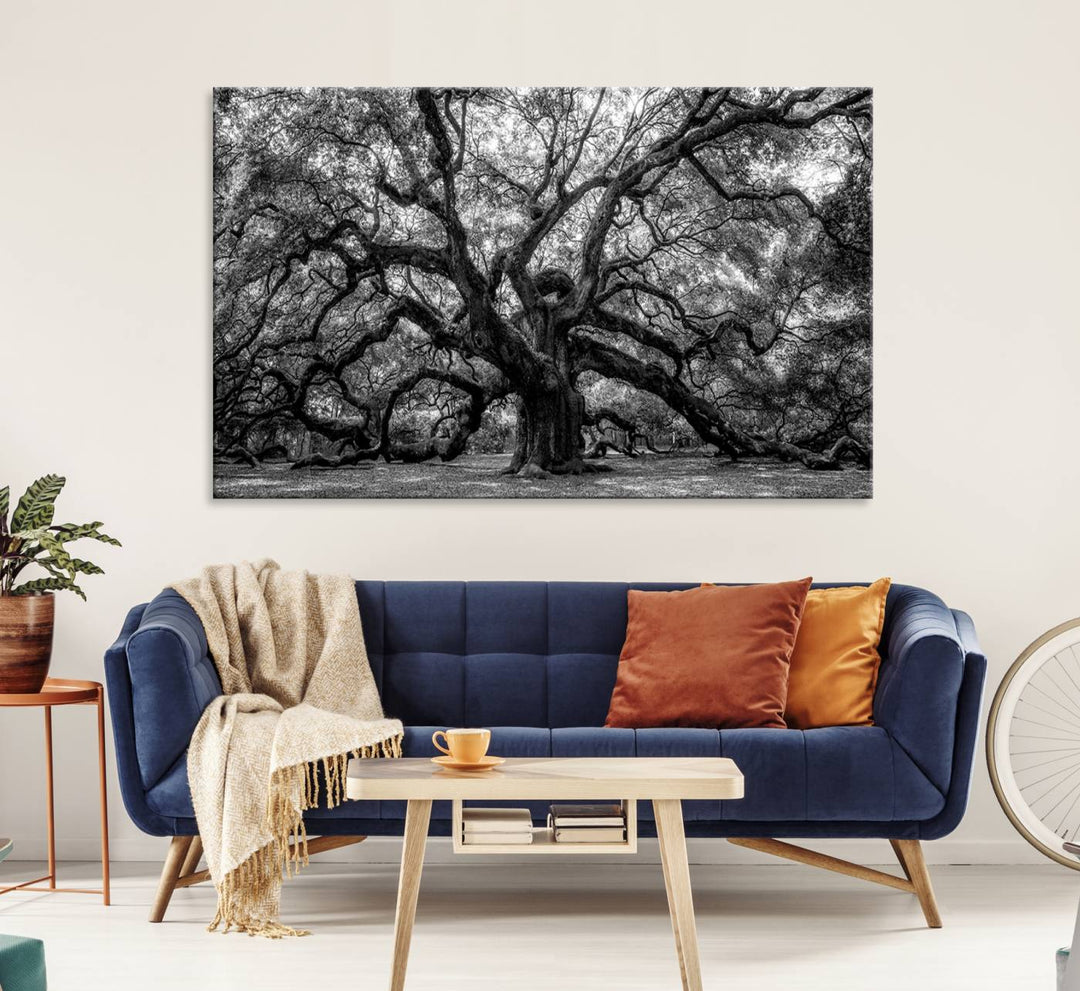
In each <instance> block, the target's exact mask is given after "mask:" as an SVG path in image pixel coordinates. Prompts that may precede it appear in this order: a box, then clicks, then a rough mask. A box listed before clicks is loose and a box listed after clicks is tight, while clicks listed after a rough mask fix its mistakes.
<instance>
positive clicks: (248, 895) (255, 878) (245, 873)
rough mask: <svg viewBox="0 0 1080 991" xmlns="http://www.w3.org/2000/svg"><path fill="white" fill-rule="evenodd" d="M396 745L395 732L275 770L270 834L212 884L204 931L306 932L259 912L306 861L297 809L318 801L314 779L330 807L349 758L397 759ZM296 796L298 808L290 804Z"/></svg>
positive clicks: (336, 801) (340, 796)
mask: <svg viewBox="0 0 1080 991" xmlns="http://www.w3.org/2000/svg"><path fill="white" fill-rule="evenodd" d="M401 744H402V738H401V737H400V736H395V737H391V738H390V739H388V740H383V741H382V742H380V743H375V744H373V745H371V746H369V747H359V748H357V749H356V750H353V751H350V752H348V753H343V754H332V755H330V756H328V757H323V758H321V759H319V760H313V761H306V762H304V763H302V764H295V765H293V766H292V767H282V768H279V769H278V770H277V771H275V772H274V774H273V776H272V778H271V780H270V797H269V803H268V804H269V808H268V810H267V823H268V825H269V827H270V831H271V833H272V834H273V837H274V838H273V839H272V840H271V841H270V842H269V843H267V844H266V846H264V847H262V848H261V849H259V850H256V851H255V852H254V853H253V854H252V855H251V856H250V857H248V859H247V860H245V861H244V862H243V863H242V864H240V865H239V866H238V867H236V868H234V869H233V870H231V871H229V873H228V874H226V875H225V877H224V878H223V879H222V881H221V883H220V884H219V885H218V886H217V892H218V907H217V914H216V915H215V916H214V919H213V921H212V922H211V923H210V925H209V926H207V929H208V930H209V931H211V932H213V931H215V930H217V929H218V928H219V927H224V928H223V929H222V932H230V931H233V930H235V931H236V932H243V933H247V934H248V935H249V936H264V937H267V938H269V939H281V938H282V937H284V936H307V935H308V930H306V929H293V928H292V927H291V926H286V925H283V924H282V923H280V922H277V921H276V920H274V919H270V918H267V917H266V916H265V914H264V913H265V911H266V910H267V908H268V907H269V905H270V904H271V903H272V902H273V901H274V900H275V899H274V894H275V891H276V888H277V886H278V884H280V882H281V879H282V878H286V877H294V876H295V875H296V874H298V873H299V872H300V869H301V868H303V867H307V865H308V845H307V829H306V828H305V827H304V819H303V813H304V812H306V811H307V810H308V809H311V808H314V807H315V806H317V805H318V804H319V798H320V794H321V786H320V779H321V780H322V781H324V782H325V783H326V807H327V808H330V809H332V808H336V807H337V806H338V805H340V804H341V803H342V802H343V801H344V800H345V786H346V784H347V780H348V773H349V761H350V760H351V759H352V758H354V757H359V758H365V759H366V758H373V757H400V756H401ZM320 771H321V772H322V774H321V775H320V773H319V772H320ZM297 800H299V803H300V805H299V808H297V806H296V804H295V803H296V801H297Z"/></svg>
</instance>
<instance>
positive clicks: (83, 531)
mask: <svg viewBox="0 0 1080 991" xmlns="http://www.w3.org/2000/svg"><path fill="white" fill-rule="evenodd" d="M99 526H102V524H101V522H100V521H99V522H95V523H82V524H80V525H79V526H76V525H74V524H72V523H65V524H63V525H62V526H54V527H51V528H50V529H52V530H53V531H54V532H55V534H56V537H57V539H58V540H59V541H60V542H61V543H62V544H66V543H69V542H71V541H72V540H81V539H82V538H83V537H86V538H88V539H90V540H100V541H101V542H102V543H103V544H113V545H115V546H116V547H120V546H121V544H120V541H119V540H117V539H116V538H115V537H110V536H109V535H108V534H107V533H102V532H101V531H100V530H99V529H98V527H99Z"/></svg>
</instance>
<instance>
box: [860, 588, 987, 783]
mask: <svg viewBox="0 0 1080 991" xmlns="http://www.w3.org/2000/svg"><path fill="white" fill-rule="evenodd" d="M973 634H974V630H972V635H973ZM882 647H883V650H882V662H881V671H880V673H879V675H878V683H877V690H876V692H875V694H874V722H875V723H876V724H877V725H878V726H881V727H882V728H884V729H885V730H886V731H887V732H888V733H889V735H890V736H892V738H893V739H894V740H895V741H896V743H897V744H898V745H899V746H900V747H901V748H902V749H903V750H904V751H905V752H906V753H907V755H908V756H909V757H910V758H911V759H912V761H914V763H915V764H916V765H917V766H918V767H919V768H920V769H921V770H922V772H923V773H924V774H925V775H926V777H927V778H928V779H929V780H930V781H931V782H932V783H933V784H934V786H935V787H937V788H938V789H939V790H940V791H941V793H942V794H943V795H945V794H946V793H947V792H948V790H949V784H950V781H951V778H952V768H953V750H954V747H955V745H956V726H957V718H956V717H957V701H958V698H959V693H960V685H961V682H962V680H963V676H964V658H965V654H966V650H965V648H964V644H963V643H962V641H961V635H960V633H959V631H958V630H957V627H956V620H955V618H954V617H953V614H952V612H951V611H950V610H949V608H948V607H947V606H946V605H945V603H944V602H942V601H941V599H939V598H938V597H937V596H936V595H934V594H933V593H931V592H928V591H926V590H925V589H921V588H915V587H913V586H910V585H894V586H893V587H892V589H890V591H889V598H888V601H887V602H886V605H885V629H884V631H883V634H882Z"/></svg>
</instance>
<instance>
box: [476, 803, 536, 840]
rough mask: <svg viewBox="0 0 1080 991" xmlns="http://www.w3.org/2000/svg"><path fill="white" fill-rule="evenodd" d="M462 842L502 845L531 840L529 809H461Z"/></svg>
mask: <svg viewBox="0 0 1080 991" xmlns="http://www.w3.org/2000/svg"><path fill="white" fill-rule="evenodd" d="M461 825H462V837H461V841H462V843H465V844H466V845H468V846H501V845H503V844H507V843H521V844H524V843H532V841H533V828H532V816H531V815H530V814H529V810H528V809H462V810H461Z"/></svg>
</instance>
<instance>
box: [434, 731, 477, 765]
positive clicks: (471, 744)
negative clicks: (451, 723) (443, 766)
mask: <svg viewBox="0 0 1080 991" xmlns="http://www.w3.org/2000/svg"><path fill="white" fill-rule="evenodd" d="M440 736H441V737H442V739H443V743H442V744H440V743H439V737H440ZM431 742H432V743H433V744H434V745H435V749H436V750H441V751H442V752H443V753H444V754H446V755H447V756H448V757H451V758H453V759H454V760H456V761H459V762H461V763H462V764H477V763H479V761H480V759H481V758H482V757H483V756H484V754H486V753H487V749H488V744H490V743H491V730H489V729H448V730H441V729H440V730H436V731H435V732H434V733H432V734H431ZM443 744H445V746H444V745H443Z"/></svg>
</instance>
